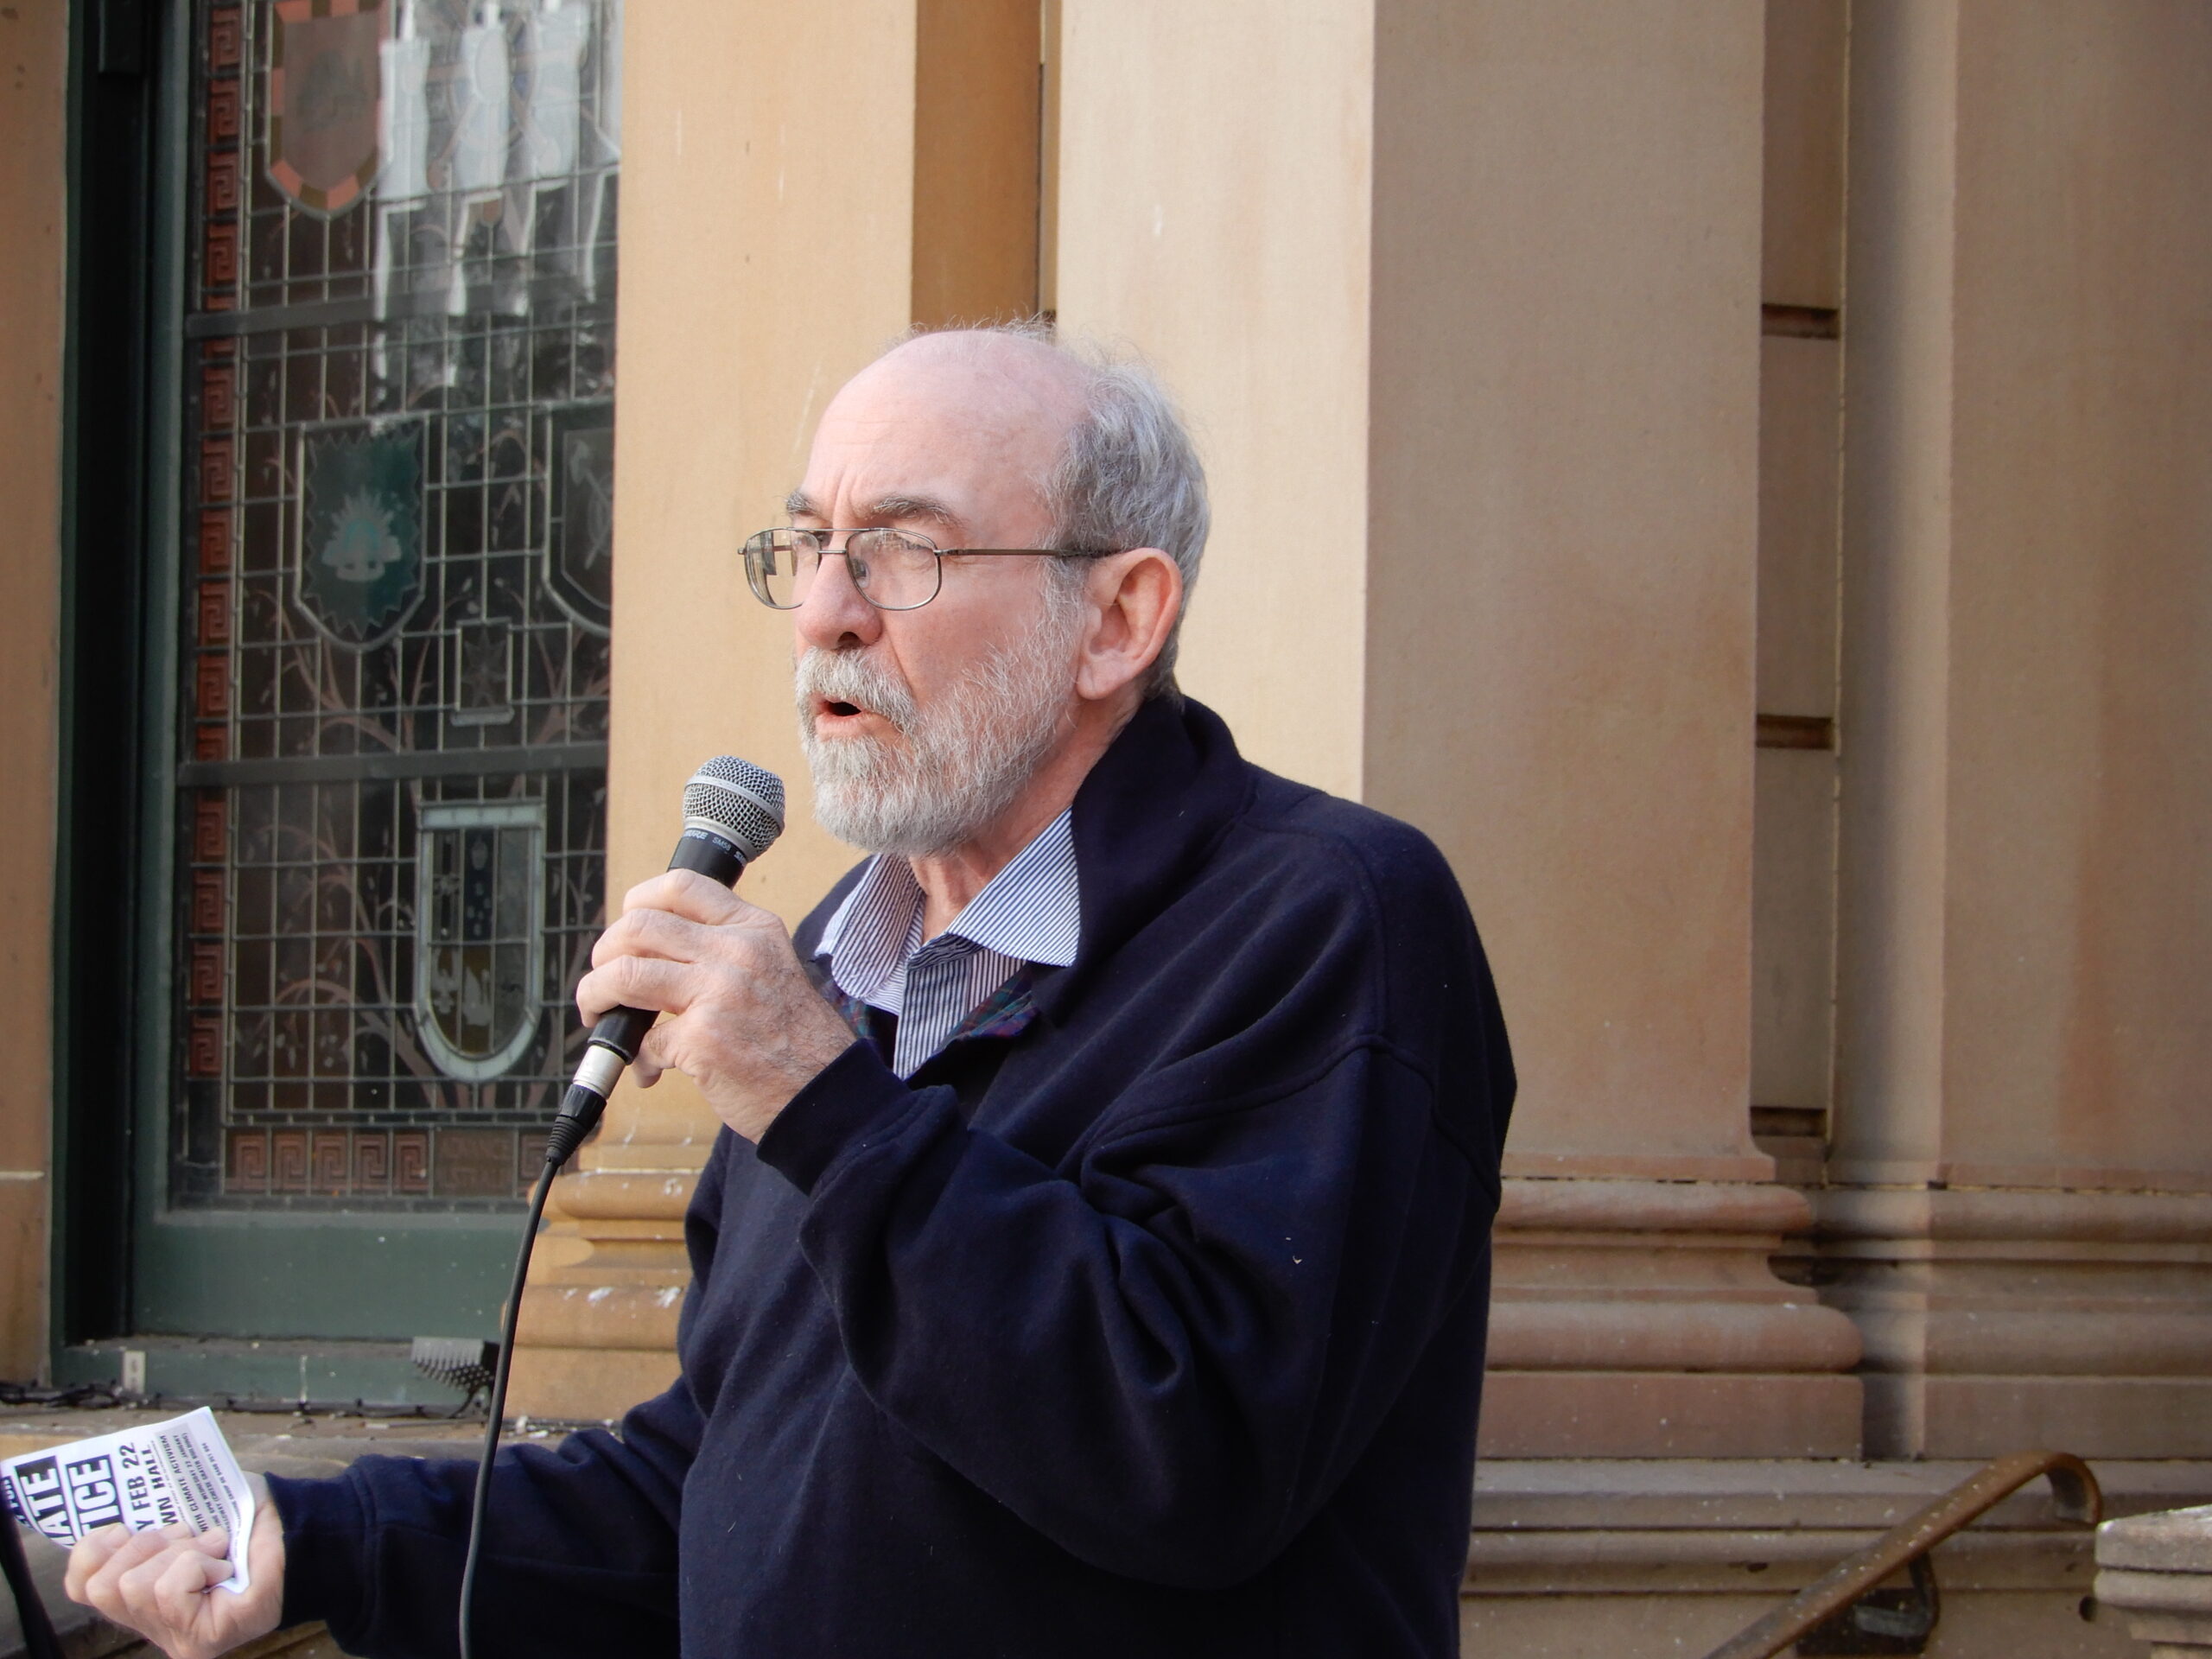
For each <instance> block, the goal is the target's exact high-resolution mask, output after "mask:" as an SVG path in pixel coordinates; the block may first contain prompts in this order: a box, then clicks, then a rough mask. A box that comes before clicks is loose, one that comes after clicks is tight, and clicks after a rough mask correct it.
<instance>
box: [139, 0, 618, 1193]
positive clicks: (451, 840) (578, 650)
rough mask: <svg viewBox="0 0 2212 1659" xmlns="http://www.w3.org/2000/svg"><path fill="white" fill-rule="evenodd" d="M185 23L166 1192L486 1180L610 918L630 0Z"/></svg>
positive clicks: (528, 1115)
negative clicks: (624, 87)
mask: <svg viewBox="0 0 2212 1659" xmlns="http://www.w3.org/2000/svg"><path fill="white" fill-rule="evenodd" d="M195 22H196V28H197V38H198V41H199V53H198V62H197V64H196V66H195V73H196V80H195V87H194V90H195V98H194V116H195V120H194V168H193V181H194V182H193V192H192V213H191V219H190V238H191V240H190V247H191V286H190V295H191V302H190V306H189V308H188V317H187V321H186V335H187V348H188V372H187V375H186V390H187V408H186V411H185V413H186V427H187V433H186V438H187V442H186V452H185V453H186V456H187V461H188V464H187V465H186V467H184V468H183V486H184V493H185V502H184V506H185V513H184V519H183V522H184V524H186V526H187V534H186V536H185V538H184V545H183V546H182V547H181V549H180V556H181V560H182V563H183V573H184V582H183V583H182V588H181V591H182V595H183V603H182V605H181V607H180V623H181V635H182V639H181V645H182V652H181V665H182V668H181V684H180V686H179V692H180V699H179V707H180V709H181V718H180V721H179V729H178V734H177V737H178V743H179V753H180V766H179V781H180V784H181V788H180V790H179V791H178V820H177V828H176V834H177V846H178V854H179V856H178V865H177V868H178V870H179V874H180V876H181V879H180V880H179V881H178V882H177V884H176V887H177V893H176V912H177V916H178V929H177V937H178V939H179V947H178V952H179V957H180V960H179V963H178V972H177V974H176V984H177V987H178V989H177V994H176V997H177V1000H176V1005H175V1033H176V1042H175V1069H174V1073H173V1087H172V1099H173V1101H174V1102H175V1107H174V1111H173V1123H174V1133H173V1136H172V1144H171V1156H170V1179H169V1194H168V1196H169V1199H170V1202H171V1203H172V1204H173V1205H179V1206H183V1207H212V1208H225V1209H248V1210H251V1209H265V1208H283V1209H305V1210H315V1209H345V1210H361V1209H372V1210H375V1209H386V1210H431V1211H436V1210H452V1209H455V1208H475V1209H480V1208H499V1207H505V1206H508V1205H512V1204H513V1203H514V1202H515V1200H516V1198H517V1195H518V1192H520V1191H522V1190H523V1189H524V1188H526V1186H527V1185H528V1182H529V1180H530V1179H531V1177H532V1176H534V1174H535V1173H536V1169H537V1161H538V1152H539V1147H541V1146H542V1144H543V1130H542V1126H543V1124H544V1123H545V1122H547V1120H548V1118H549V1117H550V1114H551V1112H552V1111H553V1109H554V1108H555V1106H556V1103H557V1101H558V1098H559V1091H560V1089H561V1087H562V1085H563V1081H564V1080H565V1078H566V1077H567V1076H568V1074H569V1071H570V1070H571V1069H572V1066H573V1063H574V1060H575V1057H576V1055H577V1054H578V1052H580V1050H581V1046H582V1033H581V1032H580V1031H579V1030H578V1029H577V1028H576V1022H575V1014H574V1010H573V1007H572V1006H571V1000H570V999H571V995H572V993H573V990H574V987H575V981H576V980H577V978H578V977H579V976H581V975H582V972H583V970H584V969H585V968H586V967H587V966H588V956H589V950H590V946H591V941H592V939H593V938H594V936H595V935H596V932H597V931H598V929H599V926H600V925H601V920H602V918H603V912H604V890H605V861H604V838H605V820H606V740H607V682H608V654H607V627H608V623H609V620H610V616H611V596H612V587H611V579H610V578H611V566H610V559H611V552H612V538H611V524H612V490H613V443H612V433H613V395H614V277H615V218H616V198H617V193H618V181H619V177H620V0H493V3H486V0H205V3H203V4H202V5H201V7H200V10H199V13H198V16H197V17H196V20H195Z"/></svg>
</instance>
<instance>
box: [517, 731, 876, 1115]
mask: <svg viewBox="0 0 2212 1659" xmlns="http://www.w3.org/2000/svg"><path fill="white" fill-rule="evenodd" d="M783 807H784V800H783V785H781V784H780V783H779V781H778V780H777V779H776V778H775V777H774V775H773V774H772V773H770V772H764V771H762V770H761V769H760V767H758V766H751V765H748V764H747V762H745V761H742V760H734V759H732V758H729V757H727V756H725V757H722V758H721V759H718V760H711V761H709V762H708V763H707V764H706V765H705V766H702V767H701V768H700V769H699V771H698V772H697V774H696V775H695V776H694V777H693V779H691V782H690V785H688V786H687V787H686V788H685V790H684V796H683V811H684V817H683V823H684V829H683V838H682V839H681V840H680V841H679V842H677V851H676V855H675V857H673V858H671V860H670V861H669V868H668V873H667V874H664V875H659V876H656V877H654V878H653V879H652V880H650V881H646V882H643V883H641V884H640V885H639V886H638V887H634V888H632V890H631V891H630V893H628V894H627V895H626V898H625V900H624V914H623V915H622V917H621V918H620V919H619V920H618V921H616V922H615V923H614V924H613V925H612V926H610V927H609V928H608V929H607V931H606V932H605V933H604V934H603V935H602V936H601V938H600V941H599V944H598V945H597V947H596V948H595V949H594V950H593V952H592V963H593V969H592V971H591V972H590V973H589V974H588V975H586V976H584V978H583V980H582V982H581V983H579V984H578V986H577V988H576V1001H577V1005H578V1006H579V1007H581V1008H582V1010H583V1013H584V1014H585V1017H586V1018H588V1019H589V1018H593V1017H594V1016H596V1017H597V1020H598V1023H597V1025H596V1026H595V1027H594V1030H593V1033H592V1037H591V1046H590V1047H589V1049H588V1051H587V1052H586V1054H585V1058H584V1061H583V1064H582V1065H580V1066H579V1067H578V1068H577V1071H576V1080H575V1084H573V1085H571V1087H570V1089H569V1096H568V1100H567V1102H566V1103H564V1104H563V1108H562V1116H561V1118H560V1119H559V1120H558V1121H557V1122H556V1128H555V1135H556V1142H555V1144H556V1147H557V1146H561V1145H563V1144H564V1143H565V1144H566V1145H567V1146H568V1147H574V1146H575V1144H576V1143H577V1142H580V1141H582V1139H583V1136H584V1135H585V1134H586V1133H588V1131H589V1129H590V1128H591V1126H592V1124H593V1123H594V1122H597V1121H598V1117H599V1114H600V1111H601V1109H603V1107H604V1104H605V1102H606V1099H607V1095H608V1093H609V1092H610V1091H611V1090H612V1089H613V1084H614V1080H615V1079H616V1078H617V1077H620V1075H621V1073H622V1071H623V1070H624V1068H625V1067H626V1066H628V1065H632V1063H635V1064H636V1065H637V1067H638V1071H639V1081H640V1082H641V1083H644V1084H647V1085H650V1084H652V1082H653V1081H654V1080H655V1079H656V1078H657V1077H658V1076H659V1074H660V1072H661V1071H664V1070H670V1069H673V1070H677V1071H683V1073H685V1074H686V1075H687V1076H689V1077H691V1078H692V1080H693V1081H694V1082H696V1084H698V1085H699V1087H700V1089H701V1090H702V1092H703V1093H704V1094H705V1096H706V1097H707V1100H708V1103H709V1104H710V1105H711V1106H713V1108H714V1109H715V1115H716V1116H719V1117H720V1118H721V1120H722V1122H725V1123H727V1124H728V1125H729V1127H730V1128H733V1129H734V1130H736V1131H737V1132H738V1133H739V1134H741V1135H745V1136H746V1137H747V1139H749V1140H755V1141H757V1140H758V1139H760V1135H762V1134H763V1133H764V1132H765V1131H766V1128H767V1126H768V1125H769V1124H770V1123H771V1122H773V1121H774V1119H775V1116H776V1114H777V1113H778V1112H779V1111H780V1110H781V1109H782V1108H783V1107H784V1105H785V1103H787V1102H788V1101H789V1100H790V1099H791V1096H793V1095H795V1094H796V1093H798V1090H800V1089H801V1088H803V1087H804V1086H805V1084H806V1083H807V1081H808V1080H809V1079H810V1078H811V1077H813V1076H814V1074H815V1073H816V1072H817V1071H820V1070H821V1069H822V1068H823V1066H825V1065H828V1064H829V1062H830V1061H831V1060H833V1059H835V1058H836V1057H837V1056H838V1054H840V1053H842V1052H843V1051H844V1049H845V1048H846V1047H848V1046H849V1045H850V1044H851V1043H852V1041H853V1033H852V1032H851V1030H850V1028H849V1027H847V1026H846V1025H845V1023H844V1021H843V1020H842V1019H841V1018H839V1017H838V1015H837V1014H836V1010H834V1009H833V1008H831V1007H829V1004H828V1003H827V1002H826V1001H823V997H822V995H821V994H820V993H819V992H818V991H817V989H816V988H815V987H814V984H813V982H812V981H811V980H810V979H809V978H808V977H807V976H806V973H805V970H804V969H803V968H801V967H800V965H799V962H798V957H796V956H795V955H794V954H793V953H792V950H791V936H790V934H789V933H788V932H787V931H785V927H784V925H783V923H782V922H781V921H780V920H779V918H777V917H775V916H774V915H772V913H770V912H767V911H765V910H762V909H760V907H759V906H755V905H751V904H747V902H746V901H745V900H744V899H741V898H739V897H738V896H737V895H736V894H734V893H731V892H730V891H729V886H730V884H731V883H732V882H734V880H736V879H737V877H738V875H739V874H740V873H741V872H742V870H743V869H744V868H745V867H746V865H747V863H749V862H750V861H752V860H753V858H755V857H758V856H759V855H760V853H761V852H762V851H763V850H765V849H766V848H767V846H768V845H769V844H770V843H771V842H773V841H774V840H775V838H776V836H777V834H778V833H779V831H780V830H781V829H782V828H783ZM702 878H703V879H702ZM657 1018H658V1020H659V1023H658V1025H655V1023H654V1021H655V1020H656V1019H657Z"/></svg>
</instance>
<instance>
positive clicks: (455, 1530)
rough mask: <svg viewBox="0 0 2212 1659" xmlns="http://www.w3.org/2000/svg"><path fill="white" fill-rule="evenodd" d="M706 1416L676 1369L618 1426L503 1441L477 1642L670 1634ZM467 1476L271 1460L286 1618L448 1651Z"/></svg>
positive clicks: (642, 1647)
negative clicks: (309, 1470)
mask: <svg viewBox="0 0 2212 1659" xmlns="http://www.w3.org/2000/svg"><path fill="white" fill-rule="evenodd" d="M719 1175H720V1163H719V1160H717V1161H716V1162H715V1163H713V1164H710V1165H709V1169H708V1171H707V1172H706V1173H704V1174H702V1177H701V1179H700V1184H699V1185H700V1188H701V1198H695V1201H694V1209H693V1211H692V1214H691V1217H690V1224H689V1225H688V1227H687V1230H688V1231H689V1232H690V1236H691V1240H692V1250H693V1255H694V1276H695V1279H696V1276H697V1273H698V1270H699V1267H700V1263H699V1262H698V1256H699V1255H700V1253H701V1252H702V1250H704V1251H705V1252H707V1253H709V1254H710V1253H711V1250H712V1237H711V1225H710V1223H709V1222H702V1217H708V1218H710V1217H713V1216H714V1215H715V1213H716V1203H717V1200H716V1198H715V1193H714V1192H711V1191H709V1188H710V1187H713V1186H715V1185H718V1184H719ZM702 1200H703V1201H702ZM689 1317H690V1312H689V1308H688V1306H687V1309H686V1319H687V1320H688V1319H689ZM699 1433H700V1415H699V1411H698V1408H697V1406H696V1403H695V1402H694V1401H693V1398H692V1395H691V1391H690V1387H689V1385H688V1384H687V1383H685V1382H684V1381H683V1378H682V1377H680V1376H679V1377H678V1378H677V1381H676V1382H675V1383H674V1384H672V1385H671V1387H670V1388H669V1389H668V1390H667V1391H666V1392H665V1393H664V1394H662V1395H658V1397H657V1398H655V1399H652V1400H649V1401H647V1402H645V1404H643V1405H641V1406H639V1407H638V1408H636V1409H634V1410H632V1412H631V1413H630V1414H628V1415H627V1416H626V1417H625V1418H624V1419H623V1421H622V1424H621V1428H620V1433H619V1434H615V1433H607V1431H605V1430H603V1429H587V1430H585V1431H583V1432H582V1433H576V1434H572V1435H570V1436H569V1437H568V1439H567V1440H563V1442H562V1443H561V1444H560V1445H559V1446H550V1447H549V1446H505V1447H502V1448H501V1450H500V1452H499V1463H498V1465H497V1467H496V1469H495V1470H494V1471H493V1482H492V1494H491V1505H490V1511H489V1515H488V1516H487V1518H486V1523H485V1525H486V1532H485V1539H484V1546H483V1550H482V1559H481V1564H480V1567H478V1570H477V1587H476V1607H475V1614H474V1622H473V1629H474V1647H475V1651H476V1653H477V1655H478V1656H479V1659H499V1656H502V1655H531V1656H539V1659H550V1656H557V1655H568V1654H574V1655H578V1656H594V1659H597V1656H603V1655H606V1654H611V1653H620V1654H624V1655H652V1654H673V1653H675V1652H676V1651H677V1609H676V1584H677V1578H676V1529H677V1510H678V1506H679V1503H680V1500H681V1496H682V1493H683V1478H684V1474H685V1471H687V1470H688V1469H689V1468H690V1463H691V1459H692V1457H693V1455H694V1453H695V1452H696V1448H697V1446H698V1442H699ZM475 1479H476V1464H475V1462H474V1460H473V1459H465V1458H455V1459H440V1460H426V1459H416V1458H381V1457H372V1458H363V1459H360V1460H359V1461H358V1462H356V1463H355V1464H353V1465H352V1466H351V1467H349V1468H348V1469H346V1471H345V1472H344V1473H342V1474H340V1475H336V1476H334V1477H332V1478H328V1479H325V1480H290V1479H284V1478H279V1477H277V1476H271V1477H270V1480H269V1487H270V1497H271V1498H272V1499H273V1500H274V1502H275V1503H276V1505H277V1513H278V1514H279V1516H282V1518H283V1527H284V1609H283V1620H284V1623H285V1624H304V1623H307V1622H308V1621H310V1620H315V1619H321V1620H322V1621H324V1622H325V1623H327V1624H328V1625H329V1626H330V1630H331V1634H332V1635H333V1636H334V1637H336V1638H337V1640H338V1642H339V1644H340V1646H342V1647H343V1648H344V1649H346V1652H348V1653H353V1654H360V1655H364V1656H367V1659H442V1656H447V1655H453V1654H457V1653H458V1651H459V1638H458V1637H457V1635H456V1633H455V1624H456V1620H457V1618H458V1612H459V1607H460V1600H461V1565H462V1560H463V1557H464V1555H465V1554H466V1552H467V1545H468V1511H469V1505H470V1503H471V1499H472V1497H473V1495H474V1484H475Z"/></svg>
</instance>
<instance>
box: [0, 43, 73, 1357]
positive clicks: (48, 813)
mask: <svg viewBox="0 0 2212 1659" xmlns="http://www.w3.org/2000/svg"><path fill="white" fill-rule="evenodd" d="M68 26H69V19H68V16H67V11H66V10H65V9H64V8H62V7H60V6H26V7H22V8H11V9H10V10H7V11H5V12H0V50H4V52H5V54H6V56H5V60H6V62H7V63H8V64H10V66H11V72H10V74H9V76H8V78H7V79H6V80H5V81H4V82H0V130H4V131H5V132H6V133H7V134H8V136H9V141H8V143H6V145H4V146H0V222H4V223H5V224H6V225H8V226H10V235H9V236H8V238H7V241H6V245H5V247H4V249H0V316H4V317H6V318H7V319H8V322H9V326H8V327H7V328H6V329H5V330H4V331H0V500H4V501H6V502H7V503H8V519H7V529H6V531H5V534H4V536H0V583H4V584H5V591H6V592H7V594H8V605H7V607H6V611H5V613H4V615H0V709H4V710H5V711H6V713H5V717H4V724H0V775H4V776H5V777H6V778H7V779H8V780H9V781H8V788H7V789H6V791H4V792H0V913H4V914H5V915H6V916H7V917H8V918H9V927H8V932H7V938H6V942H5V944H0V996H4V997H5V999H6V1003H7V1007H9V1009H10V1012H11V1017H12V1018H13V1019H14V1020H16V1026H17V1035H16V1039H15V1040H14V1041H13V1042H12V1043H11V1044H10V1061H9V1065H8V1066H7V1068H6V1070H5V1072H4V1074H0V1376H6V1377H30V1376H44V1375H45V1374H46V1363H47V1330H46V1303H47V1272H46V1265H47V1234H48V1225H49V1222H50V1218H51V1215H52V1207H51V1205H52V1187H53V1179H52V1173H53V1154H52V1141H51V1137H50V1135H49V1134H48V1126H49V1124H50V1122H51V1121H52V1118H53V1100H52V1093H51V1090H52V1083H53V1071H52V1062H51V1056H50V1054H49V1052H48V1044H47V1040H46V1033H47V1032H48V1030H49V1029H50V1025H51V1021H50V1010H51V1008H52V1006H53V1001H52V995H53V981H52V969H53V965H54V955H53V939H54V764H55V753H54V733H55V730H56V722H57V721H58V718H59V709H58V707H57V705H56V702H55V685H56V678H57V674H58V662H57V658H56V645H57V639H58V632H59V613H60V577H61V563H60V556H59V552H58V550H59V548H60V517H61V512H60V510H61V348H62V316H63V307H62V286H63V277H64V271H65V260H64V256H63V246H62V224H63V217H64V213H65V209H66V207H67V202H66V200H65V198H64V192H65V189H66V188H67V166H66V156H65V153H64V150H65V140H66V136H67V118H66V105H67V82H68V73H67V65H68V36H69V27H68Z"/></svg>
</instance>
